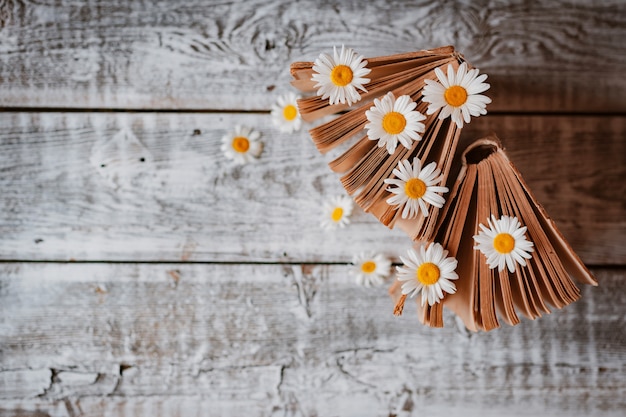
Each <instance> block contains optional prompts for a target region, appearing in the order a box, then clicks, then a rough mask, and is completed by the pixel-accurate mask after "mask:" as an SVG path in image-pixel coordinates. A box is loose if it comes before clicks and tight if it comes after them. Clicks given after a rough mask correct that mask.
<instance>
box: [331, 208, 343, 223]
mask: <svg viewBox="0 0 626 417" xmlns="http://www.w3.org/2000/svg"><path fill="white" fill-rule="evenodd" d="M342 217H343V209H342V208H341V207H335V209H334V210H333V212H332V213H331V215H330V218H331V219H333V221H334V222H338V221H339V220H341V218H342Z"/></svg>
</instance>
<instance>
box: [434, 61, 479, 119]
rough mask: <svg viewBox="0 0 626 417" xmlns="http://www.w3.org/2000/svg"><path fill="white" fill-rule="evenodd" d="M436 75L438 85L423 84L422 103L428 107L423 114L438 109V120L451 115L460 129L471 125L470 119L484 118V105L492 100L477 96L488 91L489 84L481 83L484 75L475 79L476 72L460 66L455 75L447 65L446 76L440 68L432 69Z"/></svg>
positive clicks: (463, 64) (465, 66)
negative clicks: (472, 117) (482, 116)
mask: <svg viewBox="0 0 626 417" xmlns="http://www.w3.org/2000/svg"><path fill="white" fill-rule="evenodd" d="M435 74H436V75H437V78H438V79H439V81H433V80H425V82H426V86H424V92H423V96H424V97H423V100H424V101H425V102H426V103H430V105H429V106H428V109H427V110H426V114H433V113H435V112H436V111H437V110H439V109H443V110H441V113H439V119H442V120H443V119H445V118H446V117H448V116H450V115H452V121H454V122H455V123H456V125H457V126H458V127H459V129H460V128H462V127H463V121H465V123H469V122H470V116H480V115H481V114H487V110H486V108H485V107H486V105H487V104H489V103H491V99H490V98H489V97H487V96H484V95H482V94H480V93H482V92H484V91H487V90H488V89H489V84H487V83H484V82H483V81H485V80H486V79H487V75H486V74H482V75H478V70H477V69H472V70H469V71H468V70H467V64H466V63H465V62H463V63H462V64H461V65H459V69H458V71H456V72H455V71H454V68H453V67H452V65H450V64H448V76H447V77H446V75H445V74H444V73H443V71H441V70H440V69H439V68H435Z"/></svg>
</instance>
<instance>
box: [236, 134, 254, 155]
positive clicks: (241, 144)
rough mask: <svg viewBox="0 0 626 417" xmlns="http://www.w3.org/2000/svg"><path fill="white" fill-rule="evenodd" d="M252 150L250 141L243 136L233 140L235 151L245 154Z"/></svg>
mask: <svg viewBox="0 0 626 417" xmlns="http://www.w3.org/2000/svg"><path fill="white" fill-rule="evenodd" d="M249 148H250V141H249V140H248V138H244V137H243V136H237V137H235V138H234V139H233V149H234V150H235V152H239V153H244V152H247V151H248V149H249Z"/></svg>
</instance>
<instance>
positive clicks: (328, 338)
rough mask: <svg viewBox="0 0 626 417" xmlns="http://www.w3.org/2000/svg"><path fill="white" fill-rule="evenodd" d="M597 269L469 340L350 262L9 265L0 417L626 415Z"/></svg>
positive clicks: (614, 322) (613, 274)
mask: <svg viewBox="0 0 626 417" xmlns="http://www.w3.org/2000/svg"><path fill="white" fill-rule="evenodd" d="M594 272H595V274H596V275H597V277H598V280H599V282H600V286H599V287H597V288H592V287H585V288H584V289H583V298H582V299H581V300H580V301H578V302H576V303H575V304H573V305H570V306H568V307H566V308H565V309H563V310H556V311H554V313H553V314H551V315H548V316H546V317H543V318H541V319H539V320H536V321H529V320H524V321H523V322H522V323H521V324H520V325H519V326H517V327H515V328H511V327H503V328H501V329H498V330H495V331H493V332H490V333H487V334H485V333H480V334H471V333H468V332H467V331H465V330H464V328H463V327H462V325H460V324H458V323H455V320H454V319H453V317H452V316H446V322H447V323H448V327H446V328H444V329H427V328H425V327H423V326H421V325H420V324H419V323H418V321H417V317H415V316H413V315H412V314H411V312H412V311H413V309H411V308H407V312H406V314H405V316H403V317H402V318H395V317H394V316H393V315H392V314H391V309H392V303H391V300H390V299H389V298H388V297H387V296H386V291H385V288H378V289H364V288H359V287H356V286H355V284H354V282H353V280H352V278H350V277H348V276H347V274H346V267H345V266H344V265H335V266H328V265H306V266H301V265H199V264H196V265H190V264H170V265H159V264H156V265H151V264H134V265H131V264H72V263H69V264H33V263H7V264H4V265H2V267H1V272H0V273H1V275H0V294H1V296H2V299H3V303H2V304H1V305H0V312H1V313H2V314H1V315H0V352H1V353H2V354H1V355H0V404H2V406H1V407H0V410H3V411H0V415H2V416H13V415H20V416H21V415H26V416H34V415H41V416H43V415H49V416H68V417H69V416H74V415H85V416H119V415H123V416H126V415H128V416H130V415H164V416H165V415H168V416H190V415H202V416H213V415H215V416H222V415H241V414H242V413H243V412H244V411H245V414H246V415H263V416H269V415H276V416H278V415H290V416H313V415H320V416H331V415H338V416H370V415H371V416H373V415H377V416H387V415H422V414H424V413H426V414H428V415H434V416H457V415H458V416H467V415H486V416H501V415H520V416H522V415H523V416H531V415H537V414H541V415H549V416H588V415H594V416H618V415H622V414H621V413H622V412H623V410H624V407H625V406H626V402H625V398H626V396H625V394H626V387H625V386H624V384H623V376H624V371H625V369H624V344H623V342H624V326H625V324H626V323H625V318H624V314H623V309H621V307H616V306H623V305H624V303H625V302H626V296H625V295H624V292H623V291H621V286H622V283H623V273H622V272H621V270H615V269H595V270H594ZM9 410H26V411H27V413H23V414H21V412H20V413H17V412H16V411H9ZM36 411H39V412H40V413H41V414H35V412H36ZM510 411H515V413H514V414H509V412H510Z"/></svg>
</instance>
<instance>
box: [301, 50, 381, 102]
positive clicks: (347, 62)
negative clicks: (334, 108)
mask: <svg viewBox="0 0 626 417" xmlns="http://www.w3.org/2000/svg"><path fill="white" fill-rule="evenodd" d="M366 65H367V61H366V60H365V59H363V56H362V55H357V53H356V52H354V50H352V48H344V46H343V45H342V46H341V52H340V53H337V48H336V47H333V56H332V57H331V56H330V55H328V54H325V53H321V54H320V56H319V57H318V58H317V59H316V60H315V63H314V65H313V78H311V80H312V81H316V82H317V84H316V85H315V88H317V95H318V96H322V99H323V100H324V99H327V98H329V99H330V100H329V101H330V104H331V105H332V104H339V103H341V104H344V103H347V104H348V106H351V105H352V103H356V102H357V101H359V100H361V95H360V94H359V93H358V92H357V88H358V89H359V90H362V91H364V92H367V90H366V89H365V87H363V85H364V84H367V83H369V82H370V79H369V78H363V77H365V76H366V75H367V74H369V73H370V72H371V70H370V69H368V68H365V66H366Z"/></svg>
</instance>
